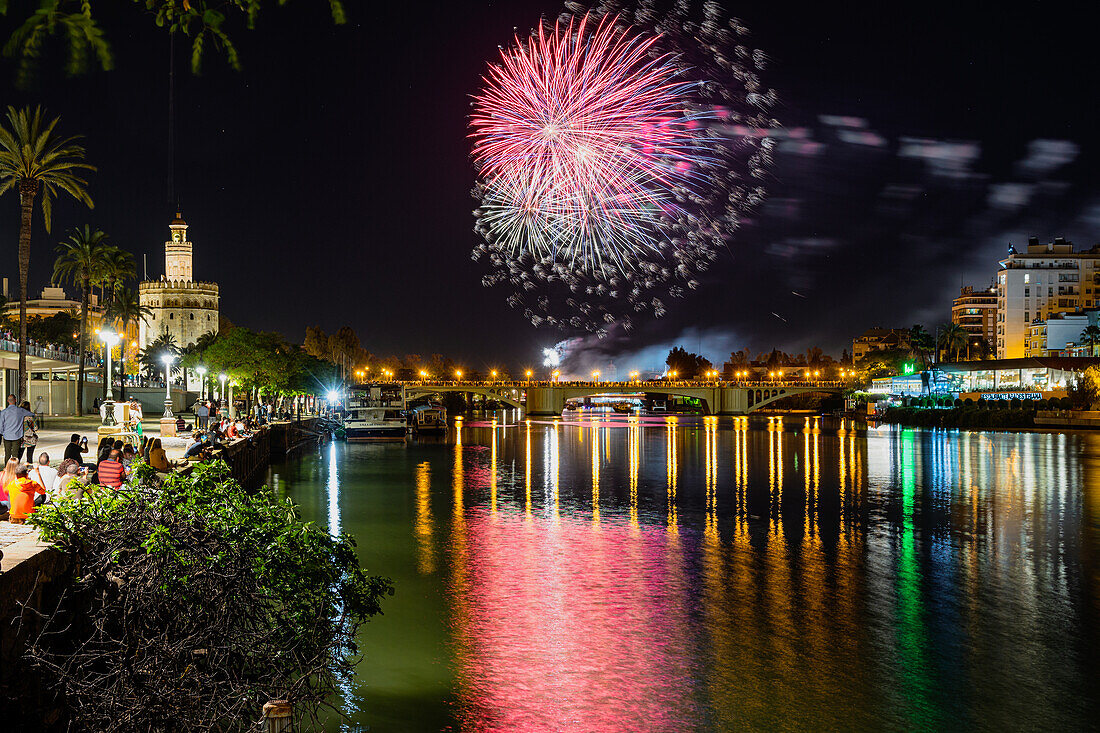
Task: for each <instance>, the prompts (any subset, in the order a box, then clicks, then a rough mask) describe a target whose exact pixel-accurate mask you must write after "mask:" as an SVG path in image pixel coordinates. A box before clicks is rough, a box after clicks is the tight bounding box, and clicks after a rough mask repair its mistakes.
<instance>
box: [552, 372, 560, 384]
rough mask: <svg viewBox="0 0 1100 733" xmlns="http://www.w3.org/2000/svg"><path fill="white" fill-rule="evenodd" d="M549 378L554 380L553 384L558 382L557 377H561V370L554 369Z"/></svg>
mask: <svg viewBox="0 0 1100 733" xmlns="http://www.w3.org/2000/svg"><path fill="white" fill-rule="evenodd" d="M550 376H551V377H553V378H554V381H555V382H556V381H558V377H560V376H561V370H560V369H555V370H554V371H552V372H550Z"/></svg>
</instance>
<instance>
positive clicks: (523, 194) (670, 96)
mask: <svg viewBox="0 0 1100 733" xmlns="http://www.w3.org/2000/svg"><path fill="white" fill-rule="evenodd" d="M689 9H690V8H689V6H688V4H687V3H680V4H678V5H677V6H676V7H675V9H674V10H673V12H671V13H667V14H660V13H658V12H656V11H655V10H654V9H653V6H652V5H650V4H645V3H643V4H640V5H638V6H637V8H636V9H635V10H634V11H633V14H632V15H631V17H630V18H629V19H630V20H632V24H627V22H626V19H624V17H623V16H622V15H620V13H619V11H618V10H617V9H614V8H610V7H607V6H598V7H596V8H594V9H592V10H591V11H586V10H585V9H584V8H582V7H580V6H577V5H567V11H568V12H566V13H563V15H562V16H561V17H560V18H559V19H558V20H557V21H556V22H555V23H553V24H549V23H543V24H542V25H541V26H540V27H539V28H538V29H537V30H536V31H534V32H532V34H531V36H530V37H529V38H528V40H526V41H521V40H520V39H518V38H517V39H516V41H515V44H514V45H513V47H511V48H510V49H508V50H505V51H503V52H502V55H501V61H500V63H499V64H496V65H493V66H491V67H490V69H489V73H488V75H487V76H486V78H485V80H484V81H485V85H484V88H483V90H482V92H481V94H480V95H478V96H477V97H475V101H474V113H473V115H472V118H471V127H472V132H471V137H472V138H473V140H474V144H473V156H474V162H475V165H476V167H477V169H478V178H479V181H478V185H477V187H476V188H475V191H474V194H475V196H476V197H477V198H478V199H479V200H480V206H479V207H478V209H477V210H475V212H474V213H475V216H477V218H478V223H477V226H476V228H475V229H476V231H478V233H479V234H481V235H482V237H483V238H484V239H485V243H484V244H482V245H479V246H478V247H477V248H475V250H474V253H473V255H474V258H475V259H479V258H481V257H483V256H484V257H487V259H488V262H489V267H490V272H489V274H488V275H486V276H485V278H484V280H483V281H484V283H485V284H486V285H487V286H491V285H496V284H500V283H507V284H510V285H511V286H512V287H513V288H514V292H513V294H512V295H511V296H510V297H509V299H508V300H509V303H510V304H511V305H513V306H516V307H519V306H523V307H524V314H525V315H526V316H527V317H528V318H529V319H530V320H531V322H532V323H534V324H535V325H543V324H546V325H552V326H559V327H564V326H571V327H574V328H584V329H587V330H589V331H595V332H597V333H601V332H602V331H603V330H604V329H605V328H607V327H608V326H609V325H611V324H621V325H622V326H624V327H626V328H630V327H631V325H632V324H631V313H641V312H643V311H648V312H652V313H653V314H654V315H656V316H661V315H663V313H664V310H665V306H664V302H663V301H662V300H661V297H663V296H664V295H666V294H667V295H669V296H672V297H679V296H680V295H682V293H683V287H684V286H686V287H689V288H693V287H696V286H697V285H698V283H697V282H696V280H695V277H696V275H697V273H699V272H701V271H703V270H705V269H706V268H707V266H708V265H709V264H710V262H712V261H713V260H714V259H715V258H716V256H717V253H718V251H719V249H720V248H721V247H723V246H724V245H725V243H726V241H727V239H728V237H729V235H730V234H731V233H732V231H733V229H734V228H735V227H736V226H737V224H738V222H739V219H740V216H741V214H742V213H743V212H744V211H746V210H747V209H749V208H751V206H752V205H754V204H755V203H756V202H757V201H759V199H760V198H761V197H762V194H763V191H762V189H761V187H760V186H759V183H758V181H759V179H760V178H761V177H762V175H763V169H764V167H765V166H766V164H767V163H768V162H769V155H768V153H769V150H770V148H771V140H770V139H769V138H768V137H767V133H768V131H769V130H770V129H771V128H773V127H775V126H776V124H775V122H774V121H773V120H771V119H769V118H768V116H767V114H766V112H767V109H768V108H769V107H770V106H771V104H772V103H774V95H773V93H771V92H764V91H762V90H761V88H760V84H759V81H758V79H757V78H756V74H755V70H756V69H759V68H761V67H762V66H763V62H764V58H763V55H762V54H760V53H759V52H750V51H748V49H747V48H746V47H744V46H742V45H740V44H739V43H738V39H740V38H741V37H742V36H744V35H745V34H746V33H747V32H746V31H745V30H744V28H743V27H742V26H741V25H740V23H739V22H737V21H735V20H730V21H729V22H728V24H727V25H728V27H722V26H720V25H719V21H720V15H719V12H720V11H719V9H718V6H717V5H716V4H714V3H707V4H706V5H704V13H703V21H702V23H695V22H693V21H691V20H690V19H689V17H688V11H689ZM731 59H732V60H731ZM731 131H734V134H731ZM562 306H564V308H563V307H562Z"/></svg>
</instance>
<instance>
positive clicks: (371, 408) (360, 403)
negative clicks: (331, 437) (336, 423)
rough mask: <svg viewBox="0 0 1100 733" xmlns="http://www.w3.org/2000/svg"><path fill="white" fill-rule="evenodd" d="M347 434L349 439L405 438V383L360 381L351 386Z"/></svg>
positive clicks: (346, 423) (345, 423) (346, 419)
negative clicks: (368, 382)
mask: <svg viewBox="0 0 1100 733" xmlns="http://www.w3.org/2000/svg"><path fill="white" fill-rule="evenodd" d="M347 412H348V414H347V417H346V418H345V419H344V437H345V438H346V439H347V440H404V439H405V434H406V433H407V432H408V423H407V422H406V420H405V387H404V385H401V384H386V383H380V384H357V385H354V386H352V387H351V388H350V389H349V390H348V399H347Z"/></svg>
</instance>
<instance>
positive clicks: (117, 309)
mask: <svg viewBox="0 0 1100 733" xmlns="http://www.w3.org/2000/svg"><path fill="white" fill-rule="evenodd" d="M127 254H129V253H127ZM151 315H153V310H152V309H151V308H149V307H148V306H145V305H142V304H141V299H140V296H139V295H138V291H136V290H134V289H133V288H127V287H116V288H115V289H114V294H113V295H112V296H111V303H110V305H108V306H107V311H106V313H105V318H106V320H108V321H109V322H111V323H113V324H115V329H116V330H117V331H118V333H120V334H125V333H126V329H127V328H129V327H130V325H131V324H138V323H141V322H142V321H145V320H147V319H148V318H149V316H151ZM119 372H120V374H119V376H120V377H121V381H122V386H121V387H120V388H119V398H120V399H122V400H125V399H126V337H125V335H124V336H123V339H122V358H120V359H119ZM185 386H186V385H185Z"/></svg>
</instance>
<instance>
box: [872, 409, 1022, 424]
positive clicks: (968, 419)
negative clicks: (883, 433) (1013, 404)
mask: <svg viewBox="0 0 1100 733" xmlns="http://www.w3.org/2000/svg"><path fill="white" fill-rule="evenodd" d="M1035 414H1036V411H1035V410H1030V409H1027V408H1018V409H1012V408H1007V409H990V408H986V407H976V406H970V405H967V406H963V407H947V408H937V407H891V408H889V409H887V410H886V412H884V413H882V414H881V415H879V416H878V421H879V422H882V423H887V424H889V425H904V426H907V427H916V428H974V429H989V430H997V429H1000V428H1033V427H1035V425H1036V423H1035Z"/></svg>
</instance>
